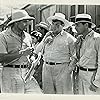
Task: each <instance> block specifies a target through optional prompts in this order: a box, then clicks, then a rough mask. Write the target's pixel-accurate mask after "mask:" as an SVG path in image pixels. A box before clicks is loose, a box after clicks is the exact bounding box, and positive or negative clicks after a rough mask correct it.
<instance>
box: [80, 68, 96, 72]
mask: <svg viewBox="0 0 100 100" xmlns="http://www.w3.org/2000/svg"><path fill="white" fill-rule="evenodd" d="M79 69H80V70H83V71H96V70H97V68H83V67H79Z"/></svg>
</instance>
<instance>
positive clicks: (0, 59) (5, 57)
mask: <svg viewBox="0 0 100 100" xmlns="http://www.w3.org/2000/svg"><path fill="white" fill-rule="evenodd" d="M20 57H21V54H19V52H15V53H12V54H0V63H9V62H11V61H13V60H15V59H17V58H20Z"/></svg>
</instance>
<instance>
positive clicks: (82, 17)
mask: <svg viewBox="0 0 100 100" xmlns="http://www.w3.org/2000/svg"><path fill="white" fill-rule="evenodd" d="M75 20H76V21H75V28H76V30H77V34H78V36H81V39H80V42H79V44H80V50H79V51H78V52H76V53H77V54H76V56H77V57H78V62H77V63H76V64H77V66H78V68H79V94H85V95H89V94H90V95H92V94H100V50H99V49H100V34H99V33H96V32H95V31H93V30H92V28H94V27H95V26H96V25H95V24H94V23H93V22H92V18H91V16H90V15H89V14H78V15H76V19H75ZM78 39H79V38H78ZM77 41H78V40H77ZM78 47H79V45H77V48H78ZM77 48H76V50H77ZM78 53H79V54H78ZM78 55H79V56H78Z"/></svg>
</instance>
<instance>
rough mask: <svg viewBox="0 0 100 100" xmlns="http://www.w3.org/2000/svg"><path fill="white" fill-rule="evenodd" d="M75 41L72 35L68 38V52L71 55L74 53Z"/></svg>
mask: <svg viewBox="0 0 100 100" xmlns="http://www.w3.org/2000/svg"><path fill="white" fill-rule="evenodd" d="M75 41H76V38H74V37H70V38H69V52H70V56H71V57H73V56H74V55H75Z"/></svg>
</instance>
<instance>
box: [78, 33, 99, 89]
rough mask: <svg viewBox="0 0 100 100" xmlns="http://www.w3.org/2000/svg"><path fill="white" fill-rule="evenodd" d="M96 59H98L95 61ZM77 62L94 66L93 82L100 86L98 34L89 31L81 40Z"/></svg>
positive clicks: (87, 66)
mask: <svg viewBox="0 0 100 100" xmlns="http://www.w3.org/2000/svg"><path fill="white" fill-rule="evenodd" d="M97 60H98V61H97ZM78 64H79V65H80V66H82V67H84V68H96V64H98V69H97V73H96V76H95V80H94V84H95V85H96V86H98V87H100V34H99V33H96V32H94V31H91V32H90V33H89V34H88V35H87V36H86V38H85V39H84V41H83V44H82V47H81V50H80V61H79V62H78Z"/></svg>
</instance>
